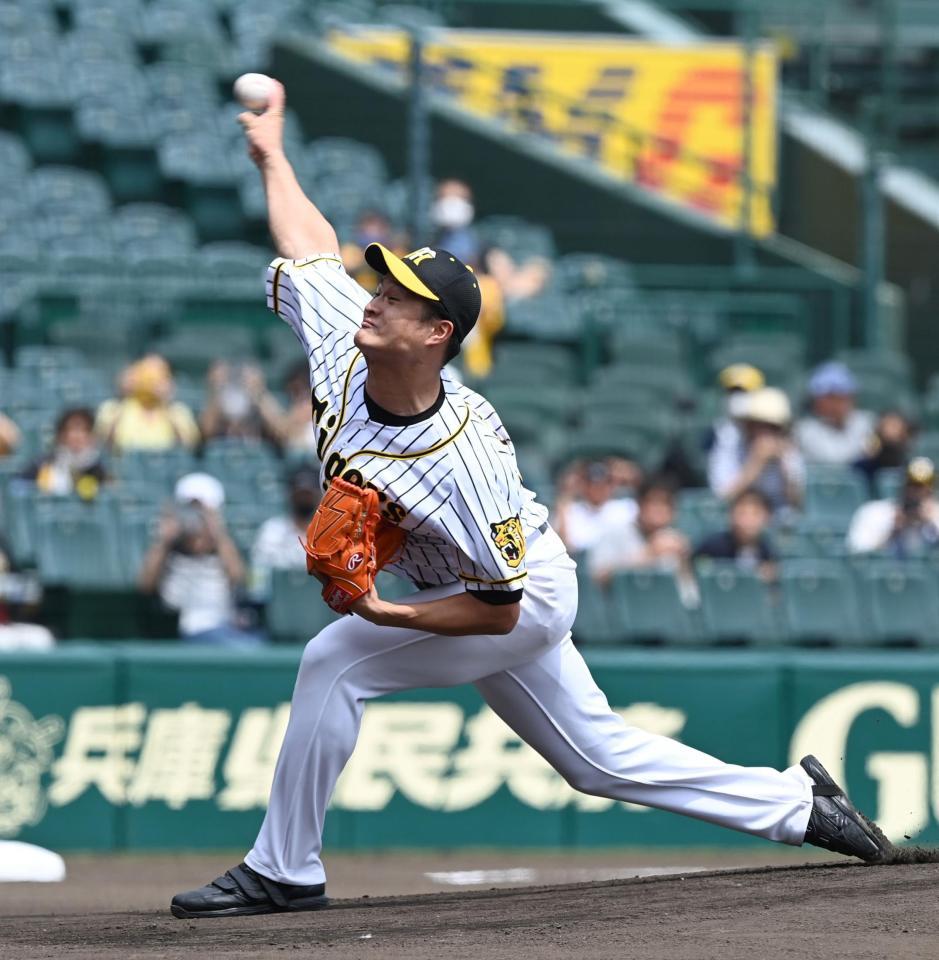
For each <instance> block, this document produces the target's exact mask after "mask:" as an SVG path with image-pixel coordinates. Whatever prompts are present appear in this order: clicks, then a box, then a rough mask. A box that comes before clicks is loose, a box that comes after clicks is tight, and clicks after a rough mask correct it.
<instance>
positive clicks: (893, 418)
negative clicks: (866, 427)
mask: <svg viewBox="0 0 939 960" xmlns="http://www.w3.org/2000/svg"><path fill="white" fill-rule="evenodd" d="M915 436H916V425H915V424H914V423H913V422H912V421H911V420H910V418H909V417H907V416H905V415H904V414H903V413H901V412H900V411H899V410H885V411H884V412H883V413H882V414H881V415H880V416H879V417H878V418H877V426H876V427H875V428H874V432H873V433H872V434H871V436H870V438H869V439H868V441H867V448H866V449H865V451H864V455H863V456H862V457H861V459H860V460H858V461H857V462H856V463H855V464H854V466H855V468H856V469H857V470H859V471H860V472H861V473H862V474H864V476H865V478H866V479H867V485H868V488H869V489H870V492H871V496H876V495H877V482H878V475H879V474H880V471H881V470H894V469H896V468H897V467H902V466H903V465H904V464H905V463H906V462H907V461H908V460H909V459H910V448H911V447H912V446H913V440H914V438H915Z"/></svg>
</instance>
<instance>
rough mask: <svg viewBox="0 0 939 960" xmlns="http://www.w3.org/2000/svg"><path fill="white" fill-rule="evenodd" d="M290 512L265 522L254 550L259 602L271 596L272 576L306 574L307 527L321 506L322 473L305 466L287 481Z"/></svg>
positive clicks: (253, 586) (254, 586)
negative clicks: (283, 572) (287, 572)
mask: <svg viewBox="0 0 939 960" xmlns="http://www.w3.org/2000/svg"><path fill="white" fill-rule="evenodd" d="M287 492H288V500H289V502H288V512H287V513H285V514H280V515H278V516H275V517H271V518H270V519H268V520H265V521H264V523H262V524H261V526H260V527H259V529H258V532H257V536H256V537H255V540H254V544H253V545H252V547H251V593H252V596H253V598H254V599H255V600H256V601H258V602H264V601H265V600H266V599H267V598H268V596H269V595H270V586H271V572H272V571H274V570H304V571H305V570H306V568H307V567H306V551H305V550H304V549H303V546H302V540H305V538H306V528H307V524H309V522H310V518H311V517H312V516H313V513H314V512H315V511H316V508H317V506H318V505H319V502H320V495H321V488H320V483H319V473H318V471H317V469H316V468H315V467H313V466H309V465H307V464H302V465H301V466H299V467H297V468H296V469H294V471H293V473H291V474H290V477H289V478H288V480H287Z"/></svg>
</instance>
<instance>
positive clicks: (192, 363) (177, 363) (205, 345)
mask: <svg viewBox="0 0 939 960" xmlns="http://www.w3.org/2000/svg"><path fill="white" fill-rule="evenodd" d="M220 333H224V336H220V335H219V334H220ZM153 348H154V350H156V352H157V353H160V354H162V355H163V356H164V357H165V358H166V359H167V361H168V362H169V364H170V365H171V366H172V368H173V370H174V371H175V372H177V373H182V374H189V375H192V376H199V377H201V376H203V375H204V374H205V372H206V370H207V369H208V368H209V365H210V364H211V363H212V362H213V361H214V360H226V359H227V360H233V361H238V360H242V361H244V360H248V359H250V358H251V357H252V356H253V355H254V351H255V336H254V331H253V330H249V329H247V328H245V327H235V326H229V327H223V326H221V325H218V324H215V325H213V324H194V323H190V324H185V325H180V326H178V327H177V328H176V329H175V330H173V331H172V332H171V333H169V334H167V335H166V336H165V337H162V338H160V339H159V340H158V341H156V342H155V343H154V344H153Z"/></svg>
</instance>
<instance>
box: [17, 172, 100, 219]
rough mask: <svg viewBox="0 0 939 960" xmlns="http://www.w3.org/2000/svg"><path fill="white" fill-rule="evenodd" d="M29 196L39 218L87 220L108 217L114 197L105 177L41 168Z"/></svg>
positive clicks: (30, 188)
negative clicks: (78, 218)
mask: <svg viewBox="0 0 939 960" xmlns="http://www.w3.org/2000/svg"><path fill="white" fill-rule="evenodd" d="M27 190H28V195H29V199H30V202H31V203H32V206H33V212H34V213H35V215H36V216H39V217H42V216H45V215H50V216H64V215H69V214H71V215H74V216H77V217H85V218H88V219H96V218H100V217H106V216H108V215H109V214H110V212H111V197H110V195H109V194H108V188H107V185H106V184H105V182H104V180H103V178H102V177H100V176H99V175H98V174H96V173H91V172H90V171H87V170H78V169H76V168H74V167H66V166H55V165H52V166H46V167H39V168H37V169H36V170H34V171H33V173H32V174H31V175H30V178H29V181H28V186H27Z"/></svg>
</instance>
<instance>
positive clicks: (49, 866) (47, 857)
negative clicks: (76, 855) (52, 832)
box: [0, 840, 65, 883]
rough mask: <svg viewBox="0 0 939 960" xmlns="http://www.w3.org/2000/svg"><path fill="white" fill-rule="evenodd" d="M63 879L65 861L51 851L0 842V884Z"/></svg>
mask: <svg viewBox="0 0 939 960" xmlns="http://www.w3.org/2000/svg"><path fill="white" fill-rule="evenodd" d="M64 879H65V861H64V860H63V859H62V858H61V857H60V856H59V855H58V854H57V853H53V852H52V851H51V850H46V849H45V848H44V847H37V846H34V845H33V844H31V843H19V842H18V841H16V840H0V883H2V882H4V881H5V882H7V883H19V882H23V881H35V882H39V883H56V882H58V881H60V880H64Z"/></svg>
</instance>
